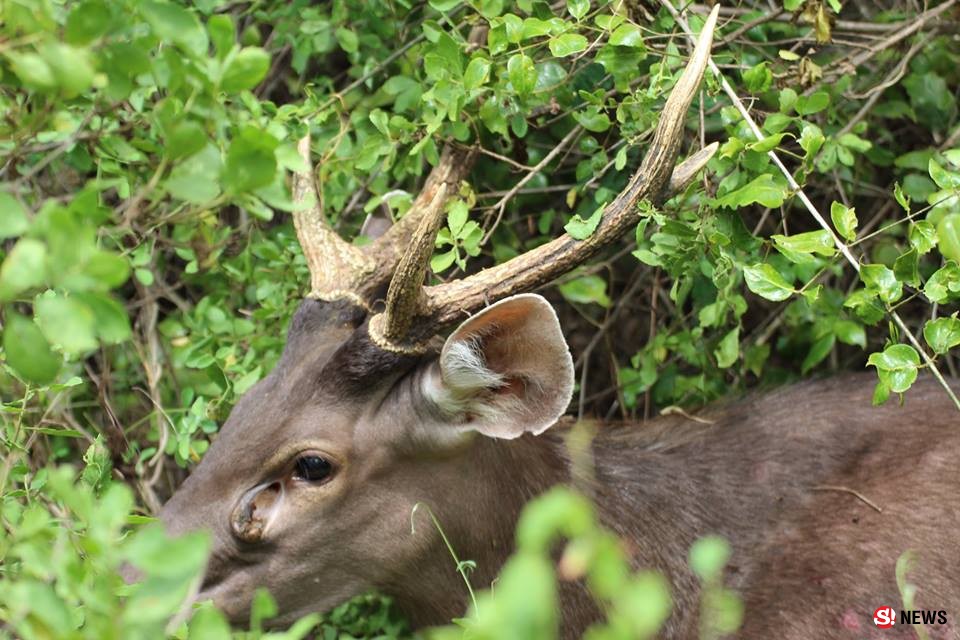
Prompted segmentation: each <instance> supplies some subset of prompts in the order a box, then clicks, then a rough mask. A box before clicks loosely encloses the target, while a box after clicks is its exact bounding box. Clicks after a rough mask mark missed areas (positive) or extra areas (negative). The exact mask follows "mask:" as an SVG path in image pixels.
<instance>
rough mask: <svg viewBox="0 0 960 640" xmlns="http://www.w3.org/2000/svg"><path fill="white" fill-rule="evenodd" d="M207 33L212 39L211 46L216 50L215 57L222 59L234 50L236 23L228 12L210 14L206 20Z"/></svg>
mask: <svg viewBox="0 0 960 640" xmlns="http://www.w3.org/2000/svg"><path fill="white" fill-rule="evenodd" d="M207 33H208V34H209V35H210V40H212V41H213V48H214V49H215V50H216V52H217V59H218V60H224V59H225V58H226V57H227V55H228V54H229V53H230V52H231V51H233V50H234V46H233V45H234V44H235V43H236V41H237V25H235V24H234V23H233V18H231V17H230V15H228V14H223V13H221V14H217V15H215V16H210V19H209V20H207Z"/></svg>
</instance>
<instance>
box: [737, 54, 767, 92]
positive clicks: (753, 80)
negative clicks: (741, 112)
mask: <svg viewBox="0 0 960 640" xmlns="http://www.w3.org/2000/svg"><path fill="white" fill-rule="evenodd" d="M741 75H742V76H743V81H744V83H746V85H747V91H749V92H750V93H763V92H764V91H766V90H767V89H769V88H770V85H771V84H773V73H772V72H771V71H770V68H769V63H767V62H766V61H764V62H761V63H760V64H757V65H754V66H752V67H750V68H749V69H747V70H746V71H744V72H743V73H742V74H741Z"/></svg>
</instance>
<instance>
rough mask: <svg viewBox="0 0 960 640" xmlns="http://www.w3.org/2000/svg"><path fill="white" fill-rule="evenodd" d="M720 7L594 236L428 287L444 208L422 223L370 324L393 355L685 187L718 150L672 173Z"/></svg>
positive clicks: (532, 280) (546, 277) (549, 276)
mask: <svg viewBox="0 0 960 640" xmlns="http://www.w3.org/2000/svg"><path fill="white" fill-rule="evenodd" d="M718 9H719V7H718V6H715V7H714V8H713V11H711V12H710V15H709V17H708V18H707V20H706V22H705V23H704V25H703V31H702V32H701V33H700V37H699V39H698V40H697V45H696V47H695V48H694V51H693V55H692V56H691V57H690V61H689V62H688V64H687V67H686V69H685V70H684V72H683V74H682V75H681V76H680V79H679V80H678V81H677V84H676V86H674V88H673V90H672V91H671V92H670V96H669V97H668V98H667V102H666V104H665V105H664V108H663V115H661V116H660V122H659V123H658V124H657V129H656V131H655V133H654V136H653V141H652V142H651V143H650V148H649V149H648V150H647V154H646V156H644V158H643V162H641V164H640V168H639V169H637V172H636V173H634V174H633V176H632V177H631V178H630V182H629V183H628V184H627V186H626V187H625V188H624V190H623V191H622V192H621V193H620V194H619V195H618V196H617V197H616V198H615V199H614V201H613V202H612V203H611V204H610V205H609V206H607V207H606V209H605V211H604V212H603V217H602V218H601V221H600V224H599V226H598V227H597V229H596V230H595V231H594V233H593V234H592V235H591V236H590V237H588V238H586V239H584V240H576V239H574V238H572V237H571V236H569V235H568V234H564V235H562V236H560V237H559V238H556V239H555V240H553V241H551V242H548V243H547V244H544V245H541V246H539V247H537V248H535V249H532V250H531V251H528V252H527V253H524V254H522V255H519V256H516V257H515V258H512V259H511V260H508V261H507V262H504V263H502V264H499V265H496V266H494V267H491V268H489V269H485V270H483V271H481V272H479V273H476V274H474V275H471V276H468V277H466V278H463V279H461V280H455V281H452V282H448V283H445V284H441V285H436V286H429V287H423V286H422V282H423V276H424V273H425V272H426V267H427V263H428V261H429V259H430V254H431V251H432V247H433V243H434V241H435V238H436V234H437V230H438V229H439V228H440V224H441V222H442V215H443V211H442V208H437V209H433V210H432V211H431V214H432V215H433V216H434V219H432V220H429V219H428V218H427V217H426V216H425V217H424V218H423V219H422V221H421V224H420V225H419V227H418V229H417V233H416V235H415V237H414V240H413V243H412V248H411V250H410V251H409V252H408V253H407V254H406V256H405V258H404V260H403V261H402V262H401V268H398V269H397V271H396V273H395V274H394V276H393V279H392V280H391V282H390V289H389V292H388V294H387V308H386V310H385V311H384V312H383V313H381V314H378V315H376V316H374V317H373V318H372V319H371V321H370V335H371V337H372V338H373V339H374V341H375V342H377V343H378V344H379V345H380V346H381V347H383V348H385V349H388V350H391V351H402V352H405V351H419V350H422V349H423V346H422V342H423V340H425V339H427V338H429V337H431V336H432V335H434V334H436V333H437V332H438V331H439V330H440V329H442V328H443V327H445V326H447V325H450V324H453V323H455V322H457V321H460V320H462V319H463V318H464V317H465V316H467V315H469V314H470V313H472V312H474V311H476V310H478V309H480V308H482V307H483V306H485V305H486V304H489V303H490V302H494V301H496V300H498V299H500V298H503V297H505V296H507V295H510V294H512V293H517V292H520V291H529V290H531V289H534V288H536V287H539V286H541V285H543V284H546V283H547V282H549V281H551V280H553V279H554V278H556V277H557V276H559V275H561V274H563V273H566V272H567V271H570V270H571V269H573V268H574V267H576V266H577V265H579V264H581V263H582V262H584V261H585V260H588V259H590V258H591V257H593V256H594V255H596V254H597V253H598V252H599V251H600V250H601V249H603V248H604V247H606V246H607V245H609V244H610V243H611V242H613V241H615V240H616V239H617V238H619V237H621V236H622V235H623V234H624V233H626V232H627V231H628V230H629V229H630V228H631V227H632V226H634V225H636V223H637V222H638V221H639V213H638V211H637V206H636V204H637V202H638V201H640V200H642V199H648V200H650V201H651V202H652V203H653V204H655V205H657V204H660V203H662V202H663V201H664V200H666V199H667V198H668V197H669V196H670V195H671V194H673V193H676V192H678V191H680V190H682V189H683V188H685V187H686V185H687V184H689V183H690V181H691V180H693V178H694V177H695V176H696V174H697V172H698V171H700V169H702V168H703V167H704V165H706V163H707V161H708V160H709V159H710V158H711V157H712V156H713V154H714V153H715V152H716V150H717V144H716V143H714V144H711V145H708V146H707V147H705V148H703V149H701V150H700V151H698V152H696V153H694V154H693V155H691V156H690V157H689V158H687V160H686V161H684V162H683V163H681V164H680V165H679V166H677V167H676V168H674V163H675V162H676V158H677V154H678V152H679V149H680V141H681V138H682V136H683V125H684V121H685V120H686V114H687V110H688V109H689V108H690V104H691V103H692V102H693V98H694V96H695V95H696V93H697V89H698V88H699V86H700V81H701V80H702V78H703V73H704V71H705V69H706V67H707V62H708V60H709V58H710V48H711V46H712V44H713V31H714V28H715V27H716V22H717V15H718Z"/></svg>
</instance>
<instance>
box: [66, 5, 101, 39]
mask: <svg viewBox="0 0 960 640" xmlns="http://www.w3.org/2000/svg"><path fill="white" fill-rule="evenodd" d="M110 18H111V16H110V9H109V8H108V7H107V5H106V3H105V2H104V1H103V0H87V1H86V2H83V3H81V4H78V5H75V6H74V8H73V10H72V11H71V12H70V15H69V16H67V26H66V29H65V30H64V35H65V36H66V39H67V42H69V43H70V44H73V45H85V44H88V43H90V42H92V41H94V40H96V39H97V38H99V37H100V36H102V35H103V34H105V33H107V31H108V30H109V29H110V27H111V20H110Z"/></svg>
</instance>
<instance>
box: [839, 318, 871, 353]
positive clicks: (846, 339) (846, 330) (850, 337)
mask: <svg viewBox="0 0 960 640" xmlns="http://www.w3.org/2000/svg"><path fill="white" fill-rule="evenodd" d="M833 332H834V333H835V334H836V335H837V339H838V340H839V341H840V342H842V343H844V344H850V345H855V346H858V347H861V348H863V349H866V348H867V332H866V330H864V328H863V325H862V324H859V323H857V322H854V321H853V320H837V321H836V322H834V323H833Z"/></svg>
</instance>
